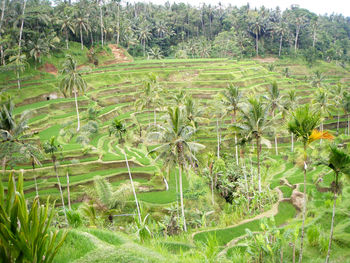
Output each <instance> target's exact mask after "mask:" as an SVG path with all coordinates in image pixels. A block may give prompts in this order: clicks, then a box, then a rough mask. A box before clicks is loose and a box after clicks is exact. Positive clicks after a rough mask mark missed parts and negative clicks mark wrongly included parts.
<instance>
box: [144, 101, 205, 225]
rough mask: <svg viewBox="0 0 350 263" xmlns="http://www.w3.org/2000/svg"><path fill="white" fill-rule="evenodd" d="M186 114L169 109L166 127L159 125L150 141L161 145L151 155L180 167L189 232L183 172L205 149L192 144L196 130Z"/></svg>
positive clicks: (151, 134)
mask: <svg viewBox="0 0 350 263" xmlns="http://www.w3.org/2000/svg"><path fill="white" fill-rule="evenodd" d="M185 113H186V112H185V110H184V109H183V108H179V107H175V108H168V111H167V115H166V116H165V118H166V119H165V123H164V125H158V126H157V128H158V131H155V132H151V133H150V134H149V136H148V138H149V140H150V141H153V142H157V143H160V144H161V145H160V146H158V147H156V148H155V149H153V150H152V151H150V153H152V152H157V153H158V154H159V155H158V157H157V159H163V160H164V161H167V162H172V161H175V162H176V163H177V165H178V167H179V187H180V201H181V213H182V221H183V227H184V231H187V226H186V219H185V209H184V202H183V190H182V172H183V170H184V169H186V164H188V163H192V162H193V161H196V160H197V159H196V157H195V156H194V153H195V152H196V151H198V150H200V149H204V146H203V145H202V144H199V143H195V142H190V139H191V137H192V136H193V134H194V133H195V129H193V127H192V126H190V125H188V122H187V118H186V116H185Z"/></svg>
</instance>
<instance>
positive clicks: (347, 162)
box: [326, 145, 350, 263]
mask: <svg viewBox="0 0 350 263" xmlns="http://www.w3.org/2000/svg"><path fill="white" fill-rule="evenodd" d="M328 166H329V168H331V169H332V170H333V171H334V176H335V178H334V179H335V181H333V182H332V190H333V193H334V196H333V212H332V223H331V232H330V236H329V244H328V252H327V257H326V263H328V261H329V257H330V255H331V247H332V238H333V227H334V217H335V206H336V204H337V197H338V194H339V193H340V187H339V177H340V176H341V175H342V174H345V175H347V176H349V175H350V155H348V154H347V153H346V152H344V151H342V150H340V149H338V148H337V147H336V146H334V145H333V146H331V147H330V153H329V157H328Z"/></svg>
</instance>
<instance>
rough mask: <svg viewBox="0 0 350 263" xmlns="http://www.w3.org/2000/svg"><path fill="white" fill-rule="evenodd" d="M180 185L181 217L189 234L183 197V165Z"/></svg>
mask: <svg viewBox="0 0 350 263" xmlns="http://www.w3.org/2000/svg"><path fill="white" fill-rule="evenodd" d="M179 185H180V203H181V216H182V221H183V224H184V231H185V232H187V226H186V218H185V208H184V196H183V190H182V165H179Z"/></svg>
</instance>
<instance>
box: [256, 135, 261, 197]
mask: <svg viewBox="0 0 350 263" xmlns="http://www.w3.org/2000/svg"><path fill="white" fill-rule="evenodd" d="M256 157H257V161H258V184H259V193H261V176H260V137H258V136H257V137H256Z"/></svg>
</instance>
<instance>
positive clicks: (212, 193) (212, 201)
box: [210, 175, 215, 205]
mask: <svg viewBox="0 0 350 263" xmlns="http://www.w3.org/2000/svg"><path fill="white" fill-rule="evenodd" d="M210 179H211V203H212V204H213V205H214V204H215V202H214V180H213V175H210Z"/></svg>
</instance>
